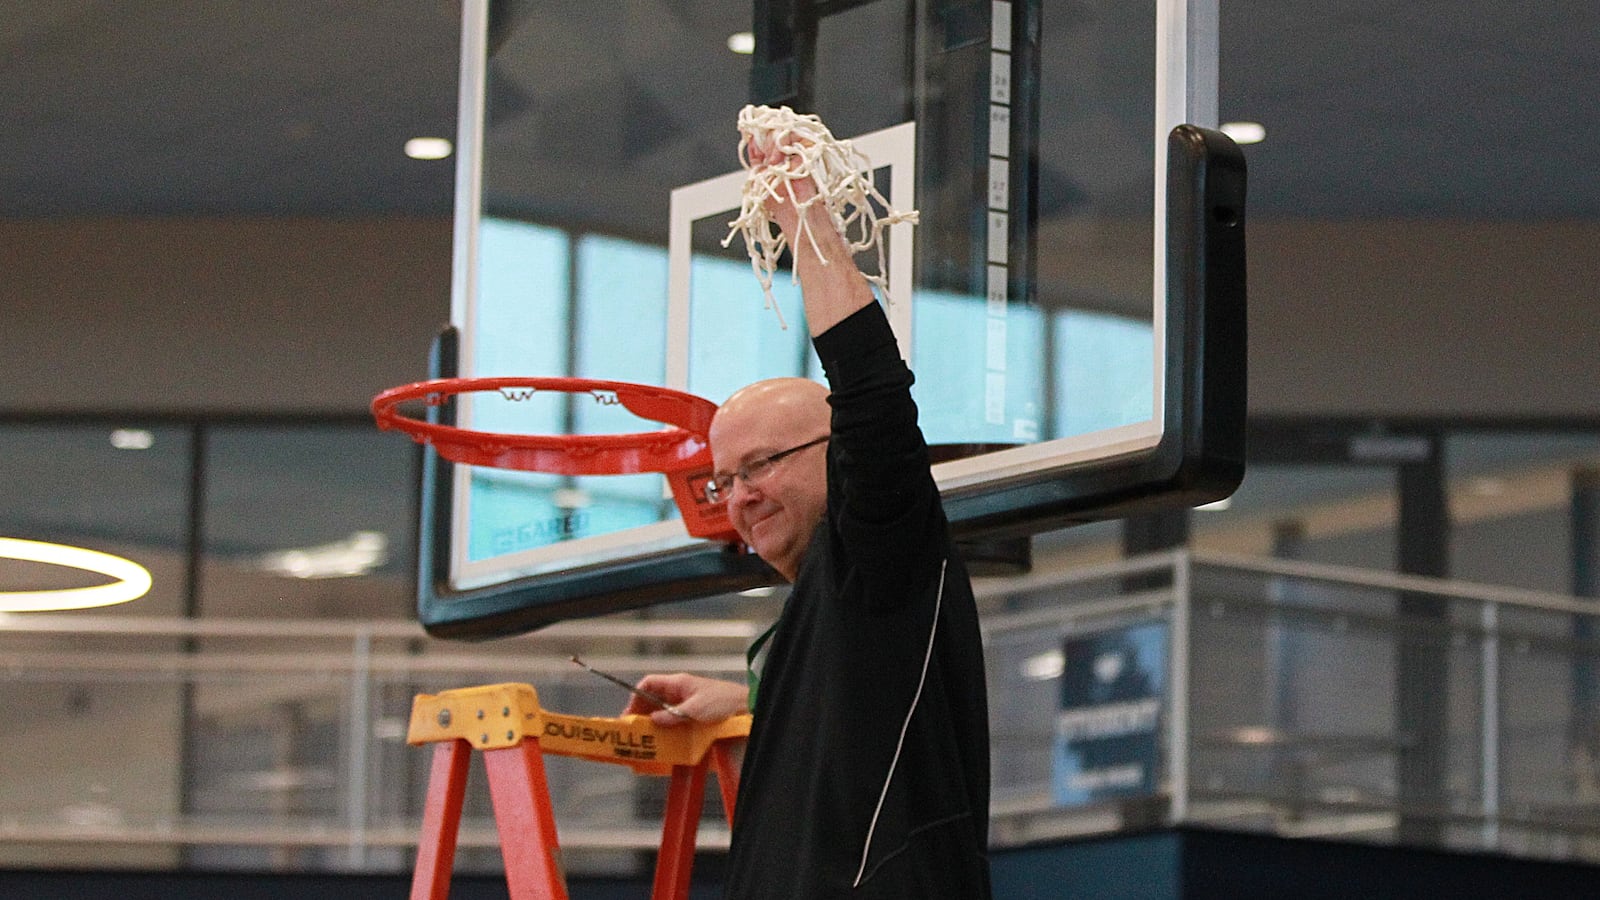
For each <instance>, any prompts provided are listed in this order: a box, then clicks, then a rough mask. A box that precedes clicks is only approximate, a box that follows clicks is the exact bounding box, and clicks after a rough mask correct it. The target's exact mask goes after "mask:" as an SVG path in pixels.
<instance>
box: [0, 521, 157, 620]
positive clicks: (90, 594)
mask: <svg viewBox="0 0 1600 900" xmlns="http://www.w3.org/2000/svg"><path fill="white" fill-rule="evenodd" d="M0 559H18V560H22V561H24V562H37V563H44V564H45V565H51V566H66V567H67V568H70V569H83V570H84V571H87V572H94V573H96V574H99V575H104V576H106V577H108V578H115V579H116V581H113V582H111V583H110V584H97V585H94V586H92V587H82V588H62V589H59V590H52V591H0V612H45V611H47V610H63V609H89V608H91V607H96V606H112V605H114V604H117V603H127V602H128V601H129V600H137V599H139V598H140V597H143V596H144V595H145V594H147V593H149V591H150V570H149V569H146V568H145V567H144V566H141V565H139V564H138V563H136V562H134V561H133V560H129V559H123V558H122V557H120V556H112V555H111V554H109V553H101V552H100V551H98V550H87V549H84V548H83V547H68V546H66V545H65V544H51V543H46V542H44V541H25V540H22V539H21V538H0Z"/></svg>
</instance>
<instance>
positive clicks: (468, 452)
mask: <svg viewBox="0 0 1600 900" xmlns="http://www.w3.org/2000/svg"><path fill="white" fill-rule="evenodd" d="M488 391H494V392H497V393H499V394H500V396H502V397H504V398H505V399H507V400H527V399H530V398H531V397H532V396H533V395H534V394H536V393H538V392H539V391H555V392H560V393H567V394H589V395H591V396H592V397H593V398H594V400H595V402H596V403H599V404H601V405H603V406H621V407H622V408H624V409H626V410H628V411H629V412H631V413H633V414H634V415H636V416H638V417H640V418H641V419H649V420H651V421H655V422H661V423H663V424H665V425H667V426H668V427H666V428H663V429H661V430H660V431H644V432H635V433H631V434H595V435H585V434H556V435H541V434H503V433H496V432H489V431H474V430H472V429H469V428H457V427H455V426H453V425H441V424H439V423H436V422H428V421H424V420H422V419H417V418H413V417H411V416H404V415H401V414H400V411H399V408H398V407H399V405H400V404H401V403H405V402H407V401H421V402H422V403H424V404H426V405H428V406H441V405H443V404H444V403H445V402H447V401H449V400H450V399H451V398H453V397H455V396H456V395H457V394H469V393H478V392H488ZM716 411H717V405H716V404H715V403H712V402H711V401H710V400H707V399H705V398H704V397H697V396H695V395H694V394H690V393H687V392H684V391H675V390H672V389H671V388H664V387H655V386H653V385H647V384H633V383H631V382H626V381H602V380H598V379H592V378H435V379H432V380H430V381H417V382H413V383H411V384H404V385H401V386H399V387H394V388H390V389H389V390H387V391H384V392H383V393H381V394H379V395H378V396H376V397H374V398H373V399H372V416H373V418H374V419H376V420H377V423H378V427H379V428H380V429H382V430H384V431H403V432H405V433H407V434H409V435H410V436H411V439H412V440H414V441H416V442H417V443H419V444H425V445H428V446H431V447H433V448H434V449H435V450H436V451H438V453H439V455H440V456H442V457H444V458H445V459H448V460H450V461H451V462H457V463H465V464H467V465H473V466H488V467H491V468H497V469H517V470H520V471H524V472H548V473H551V474H555V475H632V474H637V473H640V472H660V473H662V474H663V475H665V476H666V477H667V484H668V485H669V486H670V487H671V488H672V498H673V500H674V501H675V502H676V503H677V504H678V511H679V512H680V513H682V515H683V524H684V528H685V529H687V530H688V532H689V535H690V536H691V537H697V538H706V539H708V540H717V541H737V540H739V535H738V533H737V532H735V531H734V530H733V526H731V525H730V524H728V513H727V504H726V503H716V504H713V503H711V502H710V501H708V500H707V499H706V497H705V485H706V482H708V481H710V480H711V444H710V442H709V439H708V438H707V435H708V434H709V432H710V430H711V417H712V416H713V415H715V414H716Z"/></svg>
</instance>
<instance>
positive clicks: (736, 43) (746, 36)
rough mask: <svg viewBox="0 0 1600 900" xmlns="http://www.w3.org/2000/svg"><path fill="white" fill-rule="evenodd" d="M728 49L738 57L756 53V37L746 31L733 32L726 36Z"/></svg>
mask: <svg viewBox="0 0 1600 900" xmlns="http://www.w3.org/2000/svg"><path fill="white" fill-rule="evenodd" d="M728 49H729V50H732V51H733V52H735V53H737V54H739V55H740V56H749V55H750V54H752V53H754V52H756V36H755V35H754V34H751V33H750V32H748V31H735V32H734V33H733V34H730V35H728Z"/></svg>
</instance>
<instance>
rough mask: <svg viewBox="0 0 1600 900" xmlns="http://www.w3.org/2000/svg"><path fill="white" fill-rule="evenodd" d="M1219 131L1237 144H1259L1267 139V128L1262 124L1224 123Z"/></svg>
mask: <svg viewBox="0 0 1600 900" xmlns="http://www.w3.org/2000/svg"><path fill="white" fill-rule="evenodd" d="M1218 130H1219V131H1221V132H1222V133H1223V134H1225V135H1227V136H1228V137H1231V138H1233V142H1234V143H1236V144H1259V143H1261V142H1262V141H1264V140H1266V139H1267V126H1265V125H1263V124H1261V123H1260V122H1224V123H1222V127H1221V128H1220V129H1218Z"/></svg>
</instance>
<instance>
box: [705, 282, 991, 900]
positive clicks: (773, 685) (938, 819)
mask: <svg viewBox="0 0 1600 900" xmlns="http://www.w3.org/2000/svg"><path fill="white" fill-rule="evenodd" d="M815 344H816V347H817V352H818V355H819V356H820V357H821V358H822V362H823V367H824V369H825V371H826V372H827V375H828V380H829V383H830V385H831V386H832V389H833V394H832V396H831V398H830V401H829V402H830V403H831V404H832V406H833V425H832V440H831V441H830V442H829V445H828V509H827V514H826V516H825V518H824V520H823V521H822V523H821V524H820V525H819V526H818V528H817V532H816V533H815V535H814V536H813V537H812V540H811V543H810V545H809V546H808V547H807V549H806V554H805V557H804V559H803V560H802V562H801V565H800V571H799V575H798V577H797V578H796V580H795V584H794V588H793V590H792V591H791V592H790V595H789V599H788V601H787V603H786V604H785V605H784V609H783V612H782V614H781V616H780V617H779V620H778V625H777V629H776V631H775V632H774V634H773V636H772V639H771V645H770V650H769V651H768V654H767V659H766V663H765V667H764V669H763V671H762V674H761V683H760V689H759V691H758V692H757V696H756V708H755V710H754V713H755V724H754V727H753V729H752V730H751V734H750V743H749V747H748V750H747V751H746V755H745V762H744V770H743V774H742V777H741V782H740V789H739V798H738V805H737V807H736V809H735V814H734V829H733V846H732V849H731V851H730V858H729V874H728V883H727V895H728V896H729V897H731V898H737V900H769V898H770V900H805V898H825V897H852V898H917V900H930V898H935V900H936V898H951V900H986V898H988V897H989V876H988V862H987V856H986V849H987V835H988V813H989V740H988V734H989V732H988V727H989V723H988V709H987V703H986V699H985V694H984V690H985V689H984V674H983V650H982V644H981V640H980V638H979V633H978V620H977V612H976V609H975V608H974V604H973V598H972V586H971V583H970V581H969V580H968V577H967V574H966V569H965V567H964V566H963V565H962V562H961V560H960V558H959V557H958V556H957V555H956V554H955V552H954V550H953V548H952V546H951V542H950V539H949V536H948V530H947V526H946V522H945V518H944V512H943V509H942V507H941V505H940V502H939V494H938V490H937V488H936V486H935V485H934V482H933V478H932V476H931V474H930V473H929V470H928V465H929V463H928V453H927V446H926V444H925V443H924V441H923V438H922V433H921V431H920V430H919V429H918V427H917V420H916V416H917V411H916V406H915V404H914V403H913V402H912V400H911V394H910V387H911V380H912V379H911V372H910V370H909V369H907V368H906V366H905V364H904V363H903V362H902V361H901V359H900V356H899V352H898V350H897V348H896V346H895V342H894V335H893V333H892V332H891V331H890V329H889V325H888V321H887V319H886V318H885V317H884V314H883V311H882V310H881V309H880V308H879V307H878V306H877V304H873V305H871V306H868V307H866V308H864V309H862V310H861V311H860V312H858V313H856V314H855V315H852V316H851V317H850V318H848V319H846V320H845V321H843V322H841V323H839V324H838V325H837V326H835V327H834V328H832V329H830V330H829V331H828V332H827V333H825V334H823V335H820V336H818V337H817V338H816V339H815Z"/></svg>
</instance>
